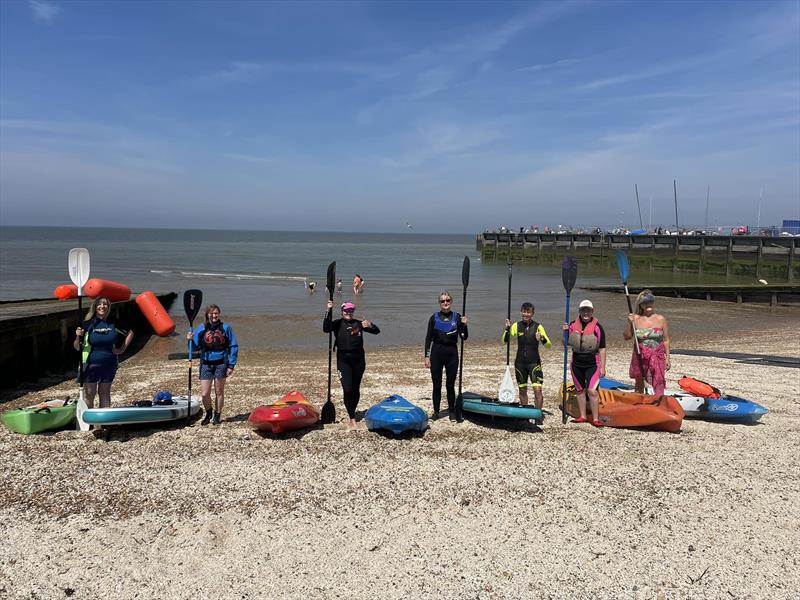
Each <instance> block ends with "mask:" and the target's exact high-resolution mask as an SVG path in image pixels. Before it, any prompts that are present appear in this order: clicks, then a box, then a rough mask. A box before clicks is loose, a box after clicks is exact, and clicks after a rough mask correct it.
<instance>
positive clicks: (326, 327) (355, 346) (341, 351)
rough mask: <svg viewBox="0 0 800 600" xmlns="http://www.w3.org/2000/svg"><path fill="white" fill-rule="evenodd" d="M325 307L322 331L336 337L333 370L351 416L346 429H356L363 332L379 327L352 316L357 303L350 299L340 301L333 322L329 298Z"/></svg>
mask: <svg viewBox="0 0 800 600" xmlns="http://www.w3.org/2000/svg"><path fill="white" fill-rule="evenodd" d="M327 308H328V312H326V313H325V320H324V321H323V322H322V331H324V332H325V333H329V332H331V331H332V332H333V336H334V338H335V339H336V341H335V346H336V369H337V370H338V371H339V379H340V380H341V382H342V391H343V392H344V407H345V408H346V409H347V416H348V417H350V424H349V428H350V429H355V427H356V407H357V406H358V401H359V400H360V399H361V378H362V377H363V376H364V369H365V368H366V367H367V362H366V360H365V358H364V335H363V333H364V332H365V331H366V332H367V333H372V334H378V333H380V332H381V330H380V329H378V326H377V325H375V324H374V323H370V322H369V321H367V320H366V319H364V320H361V321H357V320H356V319H355V318H354V317H353V313H354V312H355V310H356V306H355V304H353V303H352V302H345V303H344V304H342V318H341V319H336V320H335V321H333V322H331V316H330V315H331V314H332V313H331V310H332V309H333V302H332V301H330V300H329V301H328V305H327Z"/></svg>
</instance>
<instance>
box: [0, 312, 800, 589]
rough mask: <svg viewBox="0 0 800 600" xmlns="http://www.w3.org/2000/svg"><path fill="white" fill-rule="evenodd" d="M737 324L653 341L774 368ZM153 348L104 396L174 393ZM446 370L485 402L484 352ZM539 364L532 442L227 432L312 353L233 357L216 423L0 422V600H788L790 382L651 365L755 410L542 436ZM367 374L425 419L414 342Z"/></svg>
mask: <svg viewBox="0 0 800 600" xmlns="http://www.w3.org/2000/svg"><path fill="white" fill-rule="evenodd" d="M759 310H763V309H759ZM786 314H787V315H789V316H790V317H791V318H793V319H795V320H794V323H797V320H796V317H797V315H798V313H796V312H794V313H792V312H791V311H788V312H787V313H786ZM740 326H741V327H742V330H737V331H736V332H735V333H733V334H727V333H722V334H719V335H716V336H706V337H705V338H704V339H703V340H702V341H700V340H692V339H691V337H690V336H688V335H684V336H681V335H679V334H678V333H675V334H674V337H675V340H674V344H673V346H678V347H682V348H694V349H714V348H717V349H719V348H721V347H725V348H727V349H729V350H734V351H741V352H757V353H761V354H777V355H783V356H797V346H796V344H794V342H793V340H791V339H788V338H787V335H786V326H785V325H784V328H783V329H781V328H780V327H779V326H775V325H773V326H772V328H771V329H769V330H767V331H766V332H765V331H764V330H763V329H759V330H758V331H750V330H749V329H748V326H752V322H749V321H748V319H747V318H743V319H742V320H741V325H740ZM674 329H676V331H677V328H674ZM790 329H791V331H792V333H793V332H794V330H795V329H796V326H792V327H790ZM787 342H788V344H787ZM368 345H369V341H368ZM172 349H173V348H172V346H171V345H170V343H168V341H165V340H154V341H152V342H151V343H150V344H149V345H148V348H147V349H146V350H145V351H143V352H141V353H139V354H137V355H136V356H134V357H132V358H131V359H129V360H127V361H126V362H125V363H123V365H122V367H121V369H120V372H119V375H118V379H117V381H116V382H115V384H114V401H115V403H120V404H124V403H125V402H128V401H131V400H134V399H140V398H143V397H151V396H152V394H153V393H154V392H155V390H158V389H162V388H163V389H171V390H173V391H176V392H177V391H180V390H181V389H183V386H185V379H186V370H185V369H186V364H185V362H181V361H172V362H168V361H165V360H164V356H165V355H166V354H167V353H168V352H169V351H171V350H172ZM629 352H630V351H629V349H628V347H627V346H625V345H624V344H623V343H622V342H621V341H620V342H616V341H615V342H614V344H612V346H611V348H610V349H609V360H608V372H609V375H611V376H616V377H621V378H624V377H625V376H626V375H627V365H628V361H629V360H630V353H629ZM465 358H466V367H465V369H466V370H465V380H464V387H465V389H468V390H471V391H477V392H483V393H490V392H492V391H494V390H495V389H496V388H497V386H498V384H499V382H500V378H501V375H502V371H503V365H504V362H505V351H504V347H503V346H501V345H500V344H497V345H495V344H486V343H482V344H469V343H468V351H467V354H466V356H465ZM561 360H562V359H561V353H560V351H559V350H554V351H551V352H550V353H547V354H544V361H545V408H547V409H548V410H549V411H550V412H552V413H553V414H552V415H551V416H549V417H548V418H546V420H545V423H544V425H543V426H542V428H541V429H537V428H535V427H533V426H532V425H527V424H524V425H521V426H509V425H507V424H506V423H503V424H499V423H493V422H492V421H491V420H488V419H481V420H475V421H467V422H465V423H463V424H456V423H451V422H449V421H448V420H446V419H445V420H440V421H437V422H435V423H433V424H432V426H431V428H430V430H428V431H427V432H426V433H425V434H424V436H421V437H420V436H406V437H400V438H396V439H395V438H392V437H389V436H383V435H379V434H376V433H370V432H367V431H365V430H361V431H354V432H348V431H346V430H345V428H344V424H343V422H341V421H340V422H338V423H336V424H334V425H330V426H326V427H325V428H317V429H312V430H308V431H306V432H301V433H297V434H294V435H287V436H284V437H281V438H278V437H272V436H264V437H262V436H260V435H258V434H256V433H254V432H252V431H251V430H250V429H249V428H248V427H247V425H246V422H245V420H246V417H247V415H248V413H249V412H250V410H252V408H253V407H255V406H256V405H258V404H261V403H265V402H268V401H273V400H276V399H277V398H278V397H279V396H280V395H282V394H283V393H285V392H286V391H288V390H289V389H290V388H292V387H297V388H298V389H300V390H301V391H302V392H303V393H304V394H306V396H307V397H308V398H309V399H311V400H312V401H314V402H316V403H317V404H318V405H320V406H321V404H322V402H323V401H324V398H325V393H326V391H325V390H326V376H325V366H326V361H327V352H325V351H321V352H320V351H318V352H302V351H291V352H290V351H254V350H247V349H243V351H242V353H241V359H240V366H239V367H238V368H237V369H236V373H235V375H234V377H233V378H231V380H230V381H229V383H228V397H227V403H226V410H225V415H224V417H225V418H226V420H225V422H224V423H223V424H222V425H221V426H218V427H213V426H207V427H202V426H201V425H200V424H199V421H197V420H195V421H194V422H193V424H192V425H191V426H190V427H174V428H169V427H162V428H157V429H139V430H136V429H120V430H116V431H113V432H112V433H111V434H110V436H109V439H108V440H106V439H105V437H104V436H102V435H101V436H95V435H94V434H80V433H77V432H73V431H61V432H57V433H53V434H40V435H35V436H19V435H15V434H12V433H9V432H8V431H6V430H2V431H0V455H2V461H3V469H2V475H0V539H2V540H3V543H2V545H0V597H9V598H67V597H71V598H99V597H105V598H277V597H291V598H411V597H431V598H620V597H622V598H795V597H799V596H800V568H798V564H797V563H798V558H800V554H798V552H797V547H798V545H800V401H799V400H798V398H800V383H799V380H800V377H798V374H800V371H798V370H797V369H790V368H782V367H777V366H763V365H752V364H741V363H737V362H734V361H732V360H727V359H720V358H707V357H692V356H681V355H674V356H673V360H672V362H673V369H672V371H671V372H670V373H668V377H667V379H668V384H669V387H677V386H676V382H677V379H678V378H679V377H680V376H681V375H682V374H685V373H688V374H693V375H695V376H697V377H699V378H701V379H705V380H709V381H712V382H715V383H718V384H722V385H723V386H724V389H725V391H727V392H729V393H733V394H737V395H740V396H744V397H748V398H752V399H754V400H757V401H759V402H761V403H763V404H765V405H767V406H768V407H769V408H770V413H769V414H768V415H766V416H765V417H764V419H763V423H762V424H759V425H755V426H745V425H721V424H714V423H709V422H703V421H693V420H691V421H690V420H687V421H685V422H684V427H683V430H682V432H681V433H680V434H668V433H655V432H642V431H625V430H612V429H595V428H592V427H590V426H586V425H576V424H568V425H566V426H563V425H562V424H561V419H560V415H559V414H558V413H557V411H556V406H557V398H556V392H557V382H558V381H560V379H561V373H562V371H561ZM367 362H368V367H367V374H366V376H365V379H364V385H363V387H362V408H364V409H366V408H367V407H368V406H369V405H371V404H372V403H374V402H376V401H378V400H380V399H381V398H383V397H385V396H386V395H387V392H388V391H391V392H396V393H400V394H402V395H403V396H405V397H406V398H408V399H410V400H412V401H414V402H416V403H418V404H420V405H421V406H423V407H425V408H426V409H428V410H430V408H431V404H430V400H429V397H430V384H429V375H428V373H427V372H426V371H425V369H424V368H423V366H422V356H421V348H417V347H414V348H385V349H381V350H374V349H371V350H368V355H367ZM336 383H337V382H336V381H335V380H334V397H335V399H336V403H337V415H338V416H339V418H340V419H341V417H342V416H343V415H344V410H343V407H342V405H341V390H340V389H339V388H338V387H337V385H336ZM75 392H76V390H75V386H74V383H70V382H64V383H59V384H55V385H53V386H51V387H49V388H47V389H44V390H41V391H37V392H31V393H28V394H24V395H22V396H21V397H19V398H17V399H15V400H13V401H10V402H6V403H5V404H3V405H2V408H3V409H8V408H14V407H18V406H24V405H29V404H32V403H34V402H36V401H39V400H41V399H44V398H49V397H63V396H64V395H67V394H72V395H73V396H74V395H75Z"/></svg>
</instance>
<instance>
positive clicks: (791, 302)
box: [579, 284, 800, 306]
mask: <svg viewBox="0 0 800 600" xmlns="http://www.w3.org/2000/svg"><path fill="white" fill-rule="evenodd" d="M579 287H581V289H584V290H596V291H599V292H620V293H622V291H623V290H622V287H621V286H619V285H595V286H579ZM643 289H644V287H643V286H640V287H629V288H628V290H629V291H630V293H631V294H633V295H635V294H638V293H639V292H641V291H642V290H643ZM647 289H649V290H651V291H652V292H653V294H655V295H656V296H664V297H672V298H692V299H694V300H715V301H718V302H737V303H739V304H741V303H743V302H746V303H756V304H769V305H770V306H778V305H782V306H800V284H795V285H771V284H770V285H759V286H755V285H651V286H647Z"/></svg>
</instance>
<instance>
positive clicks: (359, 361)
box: [336, 352, 367, 419]
mask: <svg viewBox="0 0 800 600" xmlns="http://www.w3.org/2000/svg"><path fill="white" fill-rule="evenodd" d="M366 368H367V362H366V361H365V360H364V353H363V352H358V353H353V354H351V353H345V352H337V353H336V369H337V370H338V371H339V379H340V380H341V382H342V391H343V392H344V407H345V408H346V409H347V415H348V416H349V417H350V418H351V419H355V418H356V407H357V406H358V401H359V400H360V399H361V378H362V377H363V376H364V369H366Z"/></svg>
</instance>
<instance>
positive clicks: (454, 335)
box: [425, 311, 469, 415]
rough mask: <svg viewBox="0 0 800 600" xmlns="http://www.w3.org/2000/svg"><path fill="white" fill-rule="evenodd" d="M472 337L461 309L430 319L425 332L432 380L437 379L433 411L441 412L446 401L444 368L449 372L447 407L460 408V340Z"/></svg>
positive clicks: (442, 312)
mask: <svg viewBox="0 0 800 600" xmlns="http://www.w3.org/2000/svg"><path fill="white" fill-rule="evenodd" d="M468 337H469V331H468V330H467V326H466V325H464V323H462V322H461V315H459V314H458V313H457V312H453V311H450V312H444V311H439V312H437V313H434V314H433V315H431V318H430V319H428V332H427V334H426V335H425V357H426V358H427V357H430V359H431V380H432V381H433V398H432V400H433V413H434V415H438V414H439V407H440V405H441V403H442V369H444V370H445V372H446V379H445V388H446V389H447V410H448V411H451V412H452V411H453V410H455V407H456V387H455V383H456V375H458V346H457V344H458V340H459V338H461V339H463V340H466V339H467V338H468Z"/></svg>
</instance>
